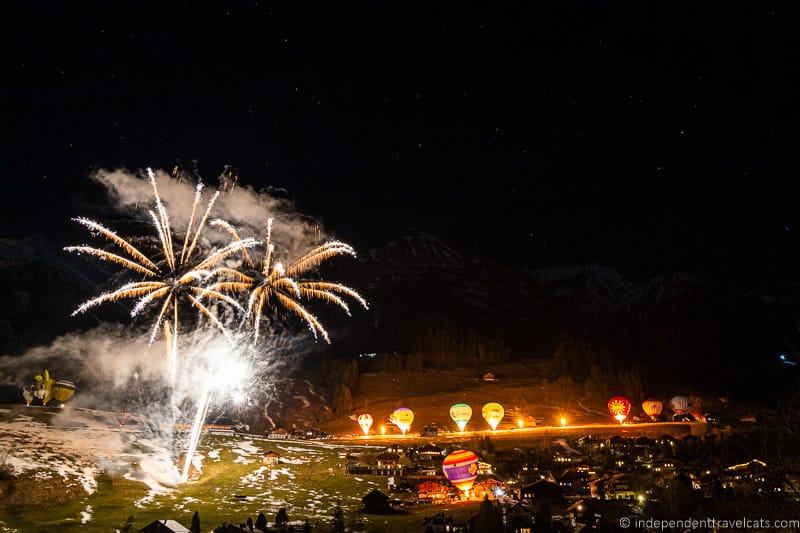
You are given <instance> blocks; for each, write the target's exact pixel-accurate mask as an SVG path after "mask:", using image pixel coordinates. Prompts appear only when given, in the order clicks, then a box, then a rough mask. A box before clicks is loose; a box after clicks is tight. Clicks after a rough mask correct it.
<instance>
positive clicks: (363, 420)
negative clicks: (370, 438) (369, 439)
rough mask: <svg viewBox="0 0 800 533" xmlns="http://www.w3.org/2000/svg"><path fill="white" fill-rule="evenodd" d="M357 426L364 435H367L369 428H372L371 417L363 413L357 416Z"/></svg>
mask: <svg viewBox="0 0 800 533" xmlns="http://www.w3.org/2000/svg"><path fill="white" fill-rule="evenodd" d="M357 421H358V425H359V426H361V431H363V432H364V435H369V428H371V427H372V415H370V414H367V413H364V414H362V415H358V419H357Z"/></svg>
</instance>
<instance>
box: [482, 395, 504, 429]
mask: <svg viewBox="0 0 800 533" xmlns="http://www.w3.org/2000/svg"><path fill="white" fill-rule="evenodd" d="M481 414H482V415H483V418H484V420H486V422H487V423H488V424H489V426H491V428H492V431H494V430H495V429H497V424H499V423H500V421H501V420H503V417H504V416H506V411H505V409H503V406H502V405H500V404H499V403H497V402H490V403H487V404H486V405H484V406H483V409H481Z"/></svg>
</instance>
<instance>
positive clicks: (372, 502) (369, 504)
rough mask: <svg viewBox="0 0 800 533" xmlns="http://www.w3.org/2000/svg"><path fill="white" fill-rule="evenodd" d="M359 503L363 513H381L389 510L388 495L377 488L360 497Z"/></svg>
mask: <svg viewBox="0 0 800 533" xmlns="http://www.w3.org/2000/svg"><path fill="white" fill-rule="evenodd" d="M361 505H362V509H363V511H364V512H365V513H374V514H383V513H388V512H390V511H391V507H390V506H389V497H388V496H387V495H386V494H384V493H382V492H381V491H379V490H378V489H373V490H372V492H370V493H369V494H367V495H366V496H364V497H363V498H361Z"/></svg>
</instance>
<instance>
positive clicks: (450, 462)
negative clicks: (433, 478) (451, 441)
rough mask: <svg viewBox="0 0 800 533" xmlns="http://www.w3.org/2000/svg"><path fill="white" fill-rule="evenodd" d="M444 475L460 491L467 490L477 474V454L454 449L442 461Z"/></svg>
mask: <svg viewBox="0 0 800 533" xmlns="http://www.w3.org/2000/svg"><path fill="white" fill-rule="evenodd" d="M442 471H444V475H445V477H446V478H447V479H448V481H450V483H452V484H453V485H455V486H456V487H458V488H459V489H460V490H461V491H462V492H468V491H469V489H471V488H472V484H473V483H475V478H476V477H477V476H478V456H477V455H475V454H474V453H472V452H471V451H469V450H456V451H454V452H453V453H451V454H450V455H448V456H447V457H445V458H444V461H443V462H442Z"/></svg>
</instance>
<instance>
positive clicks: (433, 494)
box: [417, 481, 450, 505]
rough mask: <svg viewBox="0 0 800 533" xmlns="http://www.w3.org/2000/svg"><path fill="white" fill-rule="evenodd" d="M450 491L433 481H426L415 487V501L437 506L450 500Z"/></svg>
mask: <svg viewBox="0 0 800 533" xmlns="http://www.w3.org/2000/svg"><path fill="white" fill-rule="evenodd" d="M449 495H450V489H449V487H447V486H446V485H443V484H441V483H437V482H435V481H426V482H424V483H420V484H419V485H417V500H419V502H420V503H422V504H431V505H437V504H440V503H445V502H447V501H448V500H449V499H450V496H449Z"/></svg>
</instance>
